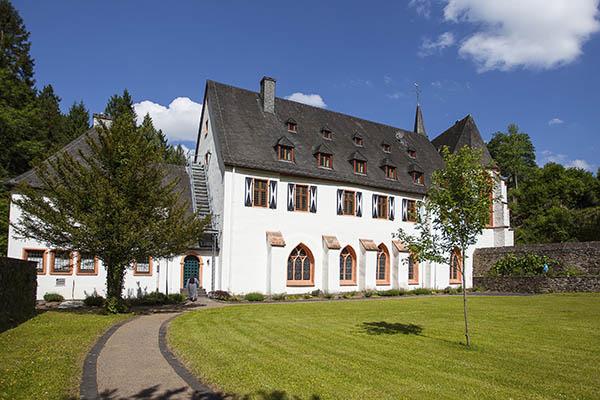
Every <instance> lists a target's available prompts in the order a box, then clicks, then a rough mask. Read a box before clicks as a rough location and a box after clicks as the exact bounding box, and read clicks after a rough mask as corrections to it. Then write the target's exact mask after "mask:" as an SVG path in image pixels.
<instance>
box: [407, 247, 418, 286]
mask: <svg viewBox="0 0 600 400" xmlns="http://www.w3.org/2000/svg"><path fill="white" fill-rule="evenodd" d="M408 284H409V285H418V284H419V261H417V260H416V259H415V257H414V256H413V254H412V253H411V255H410V256H409V257H408Z"/></svg>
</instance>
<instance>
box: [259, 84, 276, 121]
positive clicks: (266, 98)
mask: <svg viewBox="0 0 600 400" xmlns="http://www.w3.org/2000/svg"><path fill="white" fill-rule="evenodd" d="M260 99H261V101H262V107H263V111H264V112H269V113H271V114H274V113H275V79H273V78H269V77H267V76H263V78H262V79H261V80H260Z"/></svg>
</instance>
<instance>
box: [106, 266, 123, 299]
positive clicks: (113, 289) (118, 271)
mask: <svg viewBox="0 0 600 400" xmlns="http://www.w3.org/2000/svg"><path fill="white" fill-rule="evenodd" d="M124 277H125V267H124V266H123V265H121V264H117V265H114V264H113V265H108V266H107V277H106V297H107V298H109V297H114V298H117V299H120V298H121V295H122V293H123V281H124Z"/></svg>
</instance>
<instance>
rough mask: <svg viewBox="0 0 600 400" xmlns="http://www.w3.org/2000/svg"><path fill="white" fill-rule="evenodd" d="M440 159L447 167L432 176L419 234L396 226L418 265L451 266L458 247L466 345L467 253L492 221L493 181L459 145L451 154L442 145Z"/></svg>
mask: <svg viewBox="0 0 600 400" xmlns="http://www.w3.org/2000/svg"><path fill="white" fill-rule="evenodd" d="M442 155H443V157H444V162H445V163H446V168H444V169H440V170H437V171H435V172H434V173H433V177H432V178H433V179H432V184H431V187H430V188H429V190H428V192H427V196H426V198H425V201H424V202H423V203H422V205H421V207H420V209H421V211H420V212H419V213H418V214H419V215H418V216H417V224H416V229H417V232H418V235H412V234H409V233H408V232H406V231H405V230H403V229H402V228H400V229H399V230H398V233H397V234H396V236H397V237H398V239H400V240H401V241H403V242H404V243H405V244H406V245H407V246H408V248H409V250H410V252H411V257H413V258H414V259H416V260H418V261H420V260H429V261H433V262H437V263H446V264H448V265H449V266H450V263H451V261H452V254H453V252H454V249H455V248H458V249H459V251H460V254H461V256H462V258H461V260H462V263H460V264H458V265H456V264H455V266H456V267H458V268H459V269H460V273H461V276H462V287H463V310H464V317H465V339H466V344H467V346H469V345H470V339H469V322H468V316H467V291H466V290H465V289H466V287H465V279H466V278H465V273H464V272H465V271H464V265H465V260H466V257H467V256H466V250H467V248H468V247H469V246H472V245H474V244H475V243H476V242H477V239H478V237H479V236H480V235H481V234H482V232H483V229H484V228H485V227H486V226H487V225H488V223H489V221H490V208H491V207H492V202H493V200H494V198H493V196H492V193H493V187H494V184H495V177H494V175H493V173H490V172H488V171H486V170H485V168H484V166H483V164H482V162H481V152H480V151H477V150H472V149H470V148H469V147H463V148H461V149H459V150H458V151H456V152H455V153H450V151H449V149H448V147H444V148H443V149H442Z"/></svg>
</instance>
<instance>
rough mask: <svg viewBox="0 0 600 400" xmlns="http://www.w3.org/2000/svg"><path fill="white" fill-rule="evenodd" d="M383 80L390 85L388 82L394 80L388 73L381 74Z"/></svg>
mask: <svg viewBox="0 0 600 400" xmlns="http://www.w3.org/2000/svg"><path fill="white" fill-rule="evenodd" d="M383 82H384V83H385V84H386V85H390V84H392V83H394V80H393V79H392V77H391V76H389V75H384V76H383Z"/></svg>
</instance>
